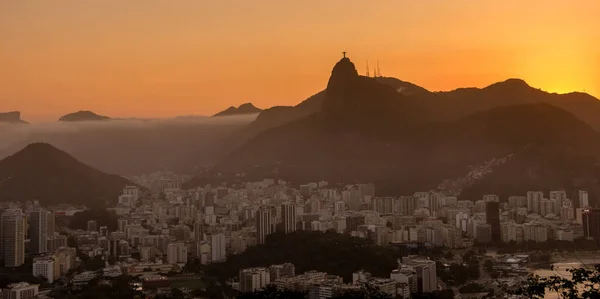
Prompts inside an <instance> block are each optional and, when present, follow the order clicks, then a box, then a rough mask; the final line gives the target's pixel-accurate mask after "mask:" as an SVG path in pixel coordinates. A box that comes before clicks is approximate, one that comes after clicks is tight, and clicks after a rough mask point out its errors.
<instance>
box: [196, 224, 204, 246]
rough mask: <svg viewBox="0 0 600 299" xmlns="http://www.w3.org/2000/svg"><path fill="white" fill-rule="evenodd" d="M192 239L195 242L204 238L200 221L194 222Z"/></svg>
mask: <svg viewBox="0 0 600 299" xmlns="http://www.w3.org/2000/svg"><path fill="white" fill-rule="evenodd" d="M194 240H195V241H196V243H200V242H202V241H203V240H204V225H203V223H202V222H201V221H196V222H194Z"/></svg>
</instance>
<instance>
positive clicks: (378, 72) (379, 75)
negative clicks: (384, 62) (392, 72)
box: [376, 60, 381, 77]
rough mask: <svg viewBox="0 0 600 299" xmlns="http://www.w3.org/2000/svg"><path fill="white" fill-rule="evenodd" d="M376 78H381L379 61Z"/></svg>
mask: <svg viewBox="0 0 600 299" xmlns="http://www.w3.org/2000/svg"><path fill="white" fill-rule="evenodd" d="M376 77H381V70H379V60H377V75H376Z"/></svg>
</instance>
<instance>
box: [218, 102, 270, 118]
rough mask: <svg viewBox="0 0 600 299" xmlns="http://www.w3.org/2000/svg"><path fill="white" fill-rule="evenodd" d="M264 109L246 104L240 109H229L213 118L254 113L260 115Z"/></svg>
mask: <svg viewBox="0 0 600 299" xmlns="http://www.w3.org/2000/svg"><path fill="white" fill-rule="evenodd" d="M261 111H262V109H260V108H256V106H254V105H253V104H252V103H245V104H242V105H240V106H239V107H237V108H236V107H233V106H231V107H229V108H227V109H225V110H223V111H221V112H219V113H217V114H215V115H213V117H215V116H232V115H243V114H254V113H259V112H261Z"/></svg>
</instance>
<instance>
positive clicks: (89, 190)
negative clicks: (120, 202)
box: [0, 143, 132, 205]
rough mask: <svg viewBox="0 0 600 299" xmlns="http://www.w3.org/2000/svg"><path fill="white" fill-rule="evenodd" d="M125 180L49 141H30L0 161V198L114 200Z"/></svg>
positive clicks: (47, 202) (79, 201)
mask: <svg viewBox="0 0 600 299" xmlns="http://www.w3.org/2000/svg"><path fill="white" fill-rule="evenodd" d="M131 184H132V183H131V182H129V181H128V180H126V179H124V178H122V177H120V176H117V175H109V174H106V173H103V172H101V171H98V170H96V169H94V168H92V167H89V166H87V165H85V164H83V163H81V162H79V161H77V160H76V159H75V158H73V157H72V156H70V155H69V154H67V153H66V152H63V151H61V150H59V149H57V148H55V147H53V146H51V145H49V144H45V143H34V144H31V145H28V146H27V147H25V148H24V149H22V150H21V151H19V152H17V153H16V154H14V155H12V156H9V157H7V158H5V159H3V160H1V161H0V201H19V200H39V201H40V203H41V204H43V205H50V204H59V203H73V204H87V205H89V204H92V203H93V202H94V201H111V202H114V201H116V199H117V197H118V196H119V195H120V194H121V192H122V189H123V187H125V186H126V185H131Z"/></svg>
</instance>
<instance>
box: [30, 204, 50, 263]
mask: <svg viewBox="0 0 600 299" xmlns="http://www.w3.org/2000/svg"><path fill="white" fill-rule="evenodd" d="M29 221H30V225H29V229H30V238H29V239H30V243H29V247H30V251H31V253H32V254H42V253H46V252H48V211H46V210H44V209H38V210H35V211H33V212H31V213H30V214H29Z"/></svg>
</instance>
